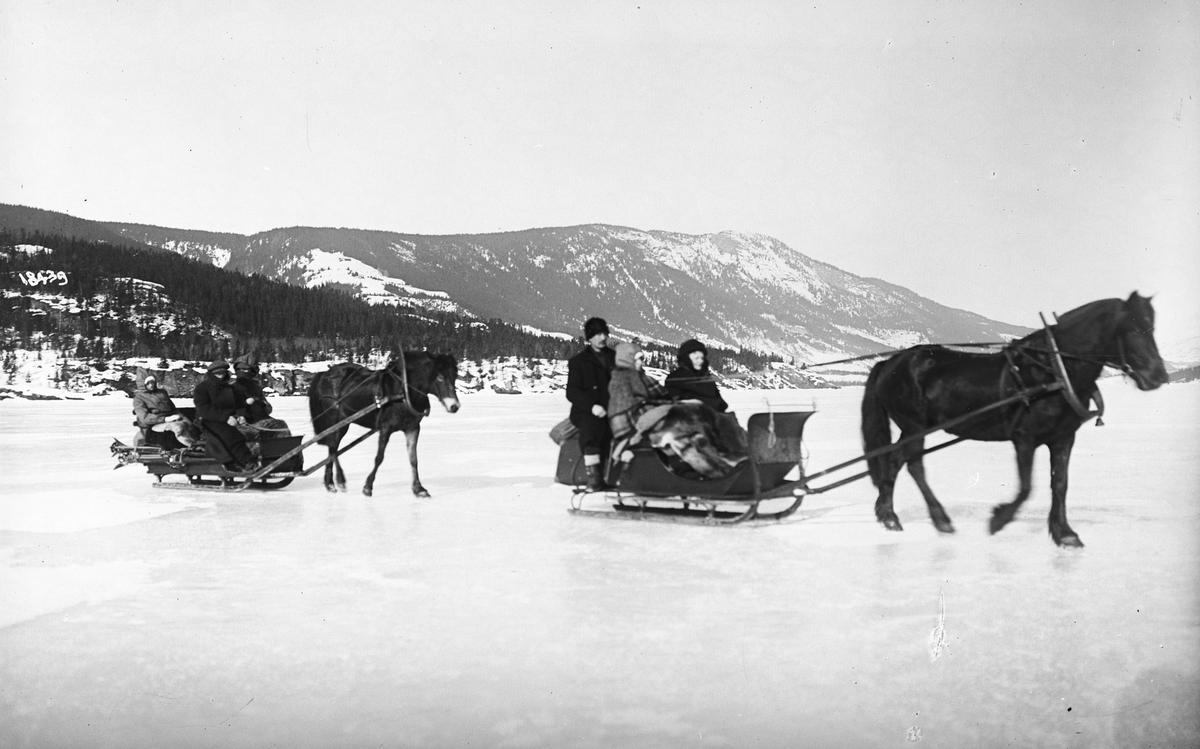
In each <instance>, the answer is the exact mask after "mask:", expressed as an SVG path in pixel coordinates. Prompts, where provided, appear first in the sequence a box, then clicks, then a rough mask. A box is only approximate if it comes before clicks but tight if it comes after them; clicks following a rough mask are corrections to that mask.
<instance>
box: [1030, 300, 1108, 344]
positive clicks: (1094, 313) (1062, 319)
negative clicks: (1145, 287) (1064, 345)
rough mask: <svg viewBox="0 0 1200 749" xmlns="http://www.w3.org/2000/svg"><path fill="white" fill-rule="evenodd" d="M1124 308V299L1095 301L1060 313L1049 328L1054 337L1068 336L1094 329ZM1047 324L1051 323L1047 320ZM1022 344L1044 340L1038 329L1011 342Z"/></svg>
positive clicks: (1042, 342) (1042, 341)
mask: <svg viewBox="0 0 1200 749" xmlns="http://www.w3.org/2000/svg"><path fill="white" fill-rule="evenodd" d="M1124 306H1125V300H1124V299H1097V300H1096V301H1094V302H1088V303H1087V304H1082V305H1080V306H1078V307H1076V308H1075V309H1072V310H1068V311H1067V312H1064V313H1062V314H1061V315H1059V316H1058V319H1057V321H1054V322H1053V323H1052V325H1051V327H1052V328H1053V329H1054V333H1055V335H1056V336H1070V335H1071V334H1072V333H1074V332H1076V331H1078V330H1079V329H1080V328H1083V327H1094V326H1095V325H1096V324H1097V322H1099V321H1101V320H1103V319H1104V318H1105V316H1106V315H1113V316H1115V315H1117V314H1118V313H1119V312H1120V311H1121V309H1123V308H1124ZM1047 322H1051V321H1050V320H1047ZM1024 343H1032V344H1036V345H1041V344H1044V343H1045V338H1044V337H1043V333H1042V331H1041V330H1040V329H1039V330H1035V331H1033V332H1032V333H1030V334H1029V335H1027V336H1025V337H1024V338H1019V339H1017V340H1015V341H1013V344H1014V345H1020V344H1024Z"/></svg>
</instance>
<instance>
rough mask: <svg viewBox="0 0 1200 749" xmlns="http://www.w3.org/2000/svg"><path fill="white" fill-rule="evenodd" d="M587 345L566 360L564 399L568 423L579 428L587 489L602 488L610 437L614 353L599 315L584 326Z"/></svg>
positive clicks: (606, 326)
mask: <svg viewBox="0 0 1200 749" xmlns="http://www.w3.org/2000/svg"><path fill="white" fill-rule="evenodd" d="M583 337H584V340H586V341H587V348H585V349H584V350H583V351H580V352H579V353H578V354H576V355H575V356H572V357H571V358H570V359H569V360H567V400H569V401H570V402H571V415H570V419H571V423H572V424H574V425H575V426H576V427H578V428H579V448H580V450H581V451H582V452H583V464H584V466H585V467H586V469H587V476H588V484H587V486H588V489H590V490H592V491H600V490H601V489H603V488H604V481H603V478H602V477H603V475H604V474H603V468H604V466H603V465H602V464H603V461H604V457H603V456H604V455H605V454H607V452H608V443H609V441H610V440H611V438H612V433H611V430H610V429H609V426H608V418H607V416H608V380H609V375H610V373H611V372H612V370H613V367H615V366H616V355H615V354H614V352H613V350H612V349H610V348H608V323H606V322H605V321H604V320H603V319H601V318H599V317H593V318H589V319H588V321H587V322H586V323H584V325H583Z"/></svg>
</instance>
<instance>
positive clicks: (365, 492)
mask: <svg viewBox="0 0 1200 749" xmlns="http://www.w3.org/2000/svg"><path fill="white" fill-rule="evenodd" d="M371 494H372V491H371V487H369V486H364V487H363V496H364V497H369V496H371Z"/></svg>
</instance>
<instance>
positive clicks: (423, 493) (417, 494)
mask: <svg viewBox="0 0 1200 749" xmlns="http://www.w3.org/2000/svg"><path fill="white" fill-rule="evenodd" d="M413 496H414V497H428V496H429V492H427V491H425V487H421V488H420V489H413Z"/></svg>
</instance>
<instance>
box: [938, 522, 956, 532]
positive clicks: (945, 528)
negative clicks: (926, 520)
mask: <svg viewBox="0 0 1200 749" xmlns="http://www.w3.org/2000/svg"><path fill="white" fill-rule="evenodd" d="M933 527H934V528H937V529H938V531H939V532H940V533H953V532H954V523H951V522H950V521H949V520H941V521H938V520H935V521H933Z"/></svg>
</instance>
